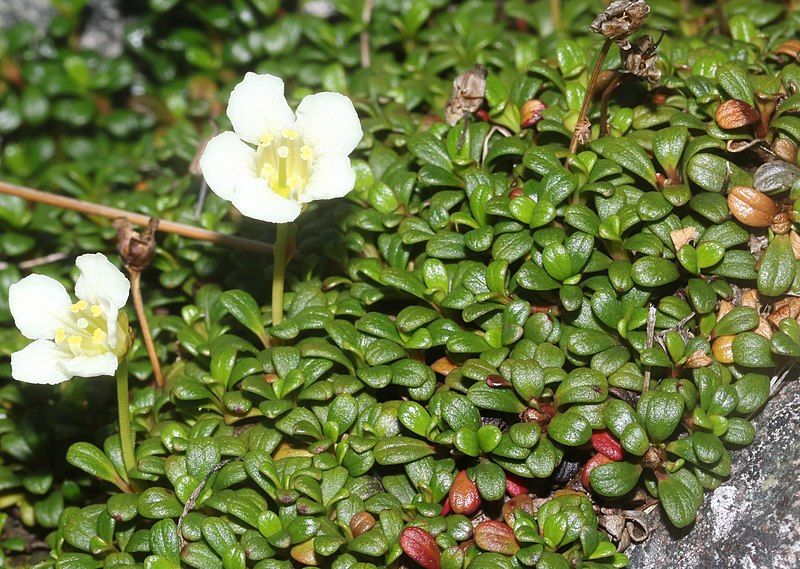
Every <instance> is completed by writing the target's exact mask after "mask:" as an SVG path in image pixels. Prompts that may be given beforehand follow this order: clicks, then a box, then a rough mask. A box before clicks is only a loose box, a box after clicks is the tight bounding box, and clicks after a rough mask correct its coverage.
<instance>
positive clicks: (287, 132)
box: [281, 128, 300, 140]
mask: <svg viewBox="0 0 800 569" xmlns="http://www.w3.org/2000/svg"><path fill="white" fill-rule="evenodd" d="M281 134H282V135H283V137H284V138H288V139H289V140H294V139H295V138H297V137H298V136H300V133H299V132H297V131H296V130H294V129H293V128H285V129H283V132H282V133H281Z"/></svg>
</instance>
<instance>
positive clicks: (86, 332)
mask: <svg viewBox="0 0 800 569" xmlns="http://www.w3.org/2000/svg"><path fill="white" fill-rule="evenodd" d="M61 324H62V325H61V326H60V327H59V328H57V329H56V333H55V338H54V339H55V343H56V345H57V346H58V347H60V348H61V349H62V350H65V351H67V352H69V353H70V354H72V355H73V356H97V355H100V354H104V353H107V352H112V353H114V354H116V355H117V356H122V355H124V354H125V351H127V339H126V336H127V327H128V319H127V317H126V316H125V314H124V313H122V312H120V315H119V317H118V318H117V322H116V326H117V342H116V346H115V347H114V348H113V349H112V348H111V345H110V344H109V342H108V322H107V321H106V313H105V310H104V309H103V307H102V306H100V305H98V304H89V303H88V302H86V301H85V300H79V301H78V302H76V303H75V304H73V305H72V306H70V307H69V313H68V315H67V316H66V317H65V318H63V319H62V320H61Z"/></svg>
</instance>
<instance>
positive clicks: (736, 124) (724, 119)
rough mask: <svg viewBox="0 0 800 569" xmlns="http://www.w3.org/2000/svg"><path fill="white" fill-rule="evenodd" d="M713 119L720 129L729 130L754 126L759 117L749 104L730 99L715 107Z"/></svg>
mask: <svg viewBox="0 0 800 569" xmlns="http://www.w3.org/2000/svg"><path fill="white" fill-rule="evenodd" d="M714 118H715V119H716V121H717V124H718V125H719V127H720V128H724V129H726V130H729V129H733V128H741V127H743V126H749V125H751V124H755V123H756V122H758V119H759V116H758V111H757V110H756V109H755V107H753V105H751V104H750V103H746V102H745V101H740V100H739V99H731V100H729V101H724V102H723V103H721V104H720V106H718V107H717V112H716V113H715V115H714Z"/></svg>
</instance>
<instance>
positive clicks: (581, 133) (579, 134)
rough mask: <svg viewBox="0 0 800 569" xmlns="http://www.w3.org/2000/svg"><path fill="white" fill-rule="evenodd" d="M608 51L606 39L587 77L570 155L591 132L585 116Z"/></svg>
mask: <svg viewBox="0 0 800 569" xmlns="http://www.w3.org/2000/svg"><path fill="white" fill-rule="evenodd" d="M609 49H611V40H610V39H608V38H606V40H605V41H604V42H603V47H602V48H600V53H598V54H597V59H596V60H595V62H594V68H593V69H592V74H591V75H590V76H589V82H588V83H587V84H586V94H585V95H584V96H583V103H582V104H581V110H580V112H578V120H577V122H576V123H575V130H574V131H573V133H572V141H570V143H569V153H570V154H575V152H576V151H577V150H578V147H579V146H580V145H581V144H583V143H584V142H586V139H584V137H585V136H586V135H585V133H586V131H587V130H588V131H589V132H591V125H590V123H589V120H588V119H587V118H586V115H587V114H588V112H589V105H591V103H592V95H593V94H594V90H595V85H596V84H597V78H598V77H599V76H600V70H601V69H602V68H603V63H604V62H605V60H606V56H607V55H608V50H609Z"/></svg>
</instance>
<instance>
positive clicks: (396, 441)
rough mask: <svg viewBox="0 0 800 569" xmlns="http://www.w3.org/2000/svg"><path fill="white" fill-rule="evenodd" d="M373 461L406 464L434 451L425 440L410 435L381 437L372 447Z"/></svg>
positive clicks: (383, 463) (385, 463)
mask: <svg viewBox="0 0 800 569" xmlns="http://www.w3.org/2000/svg"><path fill="white" fill-rule="evenodd" d="M372 452H373V454H374V455H375V461H376V462H377V463H378V464H381V465H384V466H385V465H390V464H406V463H408V462H414V461H415V460H419V459H420V458H423V457H426V456H429V455H431V454H433V453H434V449H433V447H431V446H430V445H429V444H428V443H426V442H425V441H421V440H419V439H412V438H410V437H392V438H389V439H381V440H380V441H378V444H376V445H375V447H374V448H373V449H372Z"/></svg>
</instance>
